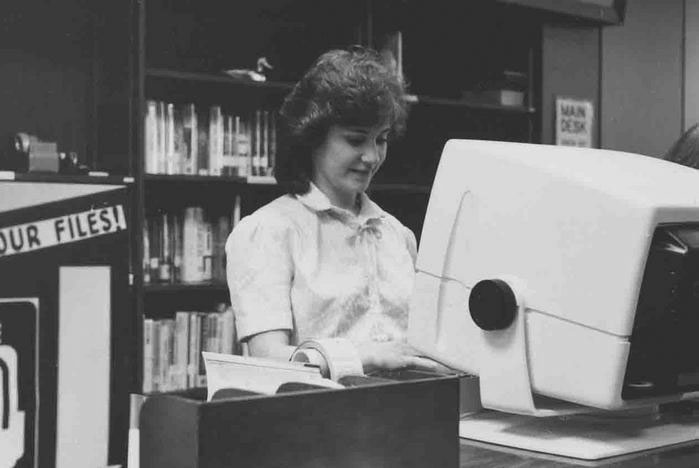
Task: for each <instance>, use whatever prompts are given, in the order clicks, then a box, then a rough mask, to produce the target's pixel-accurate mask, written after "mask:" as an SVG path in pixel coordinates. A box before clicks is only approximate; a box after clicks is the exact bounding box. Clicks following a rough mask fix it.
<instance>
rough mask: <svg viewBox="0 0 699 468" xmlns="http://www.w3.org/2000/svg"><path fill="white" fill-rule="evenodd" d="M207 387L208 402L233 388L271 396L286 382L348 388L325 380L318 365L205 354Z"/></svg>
mask: <svg viewBox="0 0 699 468" xmlns="http://www.w3.org/2000/svg"><path fill="white" fill-rule="evenodd" d="M202 355H203V356H204V365H205V366H206V380H207V386H208V392H207V401H211V399H212V397H213V396H214V395H215V394H216V392H217V391H219V390H221V389H225V388H234V389H238V390H245V391H249V392H254V393H261V394H266V395H272V394H275V393H277V390H278V389H279V387H280V386H281V385H283V384H286V383H301V384H311V385H315V386H320V387H327V388H345V387H344V386H343V385H340V384H339V383H337V382H335V381H332V380H330V379H326V378H324V377H323V376H322V375H321V373H320V369H319V368H318V367H317V366H312V365H309V364H304V363H298V362H287V361H279V360H275V359H265V358H255V357H248V356H236V355H232V354H220V353H210V352H203V353H202Z"/></svg>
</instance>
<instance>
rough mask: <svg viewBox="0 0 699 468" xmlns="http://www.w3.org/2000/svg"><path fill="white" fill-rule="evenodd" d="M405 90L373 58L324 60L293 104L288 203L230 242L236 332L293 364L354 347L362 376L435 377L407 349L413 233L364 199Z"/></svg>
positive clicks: (400, 119)
mask: <svg viewBox="0 0 699 468" xmlns="http://www.w3.org/2000/svg"><path fill="white" fill-rule="evenodd" d="M404 93H405V87H404V83H403V82H402V81H401V79H400V78H398V76H397V75H396V74H395V73H394V72H393V71H392V70H391V69H390V68H388V67H387V66H386V65H384V64H383V63H382V62H381V59H380V57H379V55H378V54H377V53H376V52H374V51H371V50H367V49H359V48H354V49H352V50H348V51H344V50H333V51H330V52H327V53H325V54H323V55H322V56H321V57H320V58H318V59H317V61H316V62H315V63H314V64H313V65H312V67H311V68H310V69H309V70H308V71H307V72H306V74H305V75H304V76H303V78H302V79H301V80H300V81H299V83H298V84H297V85H296V86H295V87H294V89H293V90H292V92H291V93H290V94H289V96H288V97H287V98H286V99H285V101H284V103H283V105H282V108H281V111H280V114H281V121H282V122H281V123H282V129H283V130H282V131H283V132H284V134H283V141H285V143H284V146H283V151H281V152H280V157H279V158H278V167H277V173H276V177H277V180H278V181H279V182H280V183H289V184H290V187H291V189H290V193H289V194H287V195H284V196H282V197H280V198H278V199H276V200H274V201H272V202H271V203H269V204H267V205H265V206H264V207H262V208H260V209H259V210H257V211H256V212H255V213H253V214H252V215H250V216H248V217H245V218H243V219H242V220H241V221H240V223H239V224H238V225H237V226H236V227H235V228H234V230H233V232H232V233H231V235H230V236H229V238H228V241H227V243H226V253H227V265H228V285H229V288H230V293H231V302H232V305H233V308H234V310H235V311H236V323H237V329H238V330H237V331H238V336H239V338H240V339H241V340H243V341H244V342H247V345H248V350H249V353H250V354H251V355H253V356H263V357H277V358H283V359H287V358H288V357H289V356H290V354H291V352H292V351H293V349H294V345H297V344H298V343H300V342H301V341H303V340H306V339H310V338H328V337H342V338H346V339H347V340H349V341H350V342H351V343H352V344H354V349H355V350H356V352H357V355H358V357H359V358H360V359H361V364H362V365H363V368H364V371H365V372H370V371H372V370H374V369H396V368H404V367H420V368H428V369H435V368H436V367H437V365H436V364H435V363H433V362H432V361H429V360H427V359H424V358H422V357H420V356H418V355H417V353H416V351H415V350H414V349H412V348H411V347H410V346H408V345H407V344H406V342H405V332H406V328H407V320H408V315H407V313H408V305H409V298H410V294H411V290H412V286H413V275H414V261H415V256H416V241H415V236H414V234H413V233H412V232H411V231H410V230H409V229H408V228H406V227H405V226H403V225H402V224H401V223H400V222H399V221H398V220H397V219H396V218H394V217H393V216H391V215H389V214H388V213H386V212H385V211H383V210H382V209H381V208H380V207H379V206H377V205H376V204H375V203H374V202H372V201H371V200H370V199H369V197H367V195H366V194H365V191H366V190H367V188H368V186H369V183H370V182H371V179H372V177H373V176H374V174H376V171H377V170H378V169H379V168H380V167H381V164H382V163H383V162H384V160H385V158H386V149H387V144H388V140H389V139H390V138H391V137H393V136H395V135H397V134H399V133H400V132H401V130H402V129H403V127H404V124H405V120H406V117H407V108H406V104H405V101H404V99H403V96H404Z"/></svg>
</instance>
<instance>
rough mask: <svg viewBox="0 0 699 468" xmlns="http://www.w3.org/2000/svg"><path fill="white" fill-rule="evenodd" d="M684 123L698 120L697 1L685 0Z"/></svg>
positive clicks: (690, 124) (686, 125) (693, 122)
mask: <svg viewBox="0 0 699 468" xmlns="http://www.w3.org/2000/svg"><path fill="white" fill-rule="evenodd" d="M684 3H685V16H684V18H685V28H684V31H685V40H684V60H685V65H684V72H685V74H684V76H685V80H684V115H683V117H684V125H683V128H684V129H685V130H686V129H687V128H689V127H691V126H692V125H694V124H695V123H697V122H699V2H697V1H696V0H685V2H684Z"/></svg>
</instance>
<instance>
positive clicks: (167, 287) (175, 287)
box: [143, 281, 228, 294]
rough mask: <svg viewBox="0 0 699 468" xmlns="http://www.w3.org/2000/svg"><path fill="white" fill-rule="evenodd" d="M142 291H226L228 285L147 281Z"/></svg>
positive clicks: (160, 292) (151, 292) (155, 292)
mask: <svg viewBox="0 0 699 468" xmlns="http://www.w3.org/2000/svg"><path fill="white" fill-rule="evenodd" d="M143 291H144V292H145V293H148V294H172V293H186V292H192V291H197V292H207V291H210V292H226V291H228V285H227V284H226V283H220V282H212V281H209V282H203V283H170V284H159V283H147V284H144V285H143Z"/></svg>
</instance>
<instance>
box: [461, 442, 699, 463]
mask: <svg viewBox="0 0 699 468" xmlns="http://www.w3.org/2000/svg"><path fill="white" fill-rule="evenodd" d="M460 445H461V447H460V464H459V466H460V467H461V468H570V467H580V466H588V467H589V466H593V467H598V466H601V467H605V468H622V467H623V468H644V467H662V468H696V467H699V441H695V442H690V443H688V444H682V445H675V446H672V447H665V448H660V449H655V450H648V451H646V452H641V453H637V454H632V455H625V456H621V457H614V458H610V459H606V460H602V461H596V462H591V461H583V460H575V459H570V458H563V457H558V456H554V455H545V454H539V453H536V452H528V451H525V450H518V449H511V448H507V447H501V446H497V445H491V444H485V443H481V442H475V441H471V440H467V439H461V441H460Z"/></svg>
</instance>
